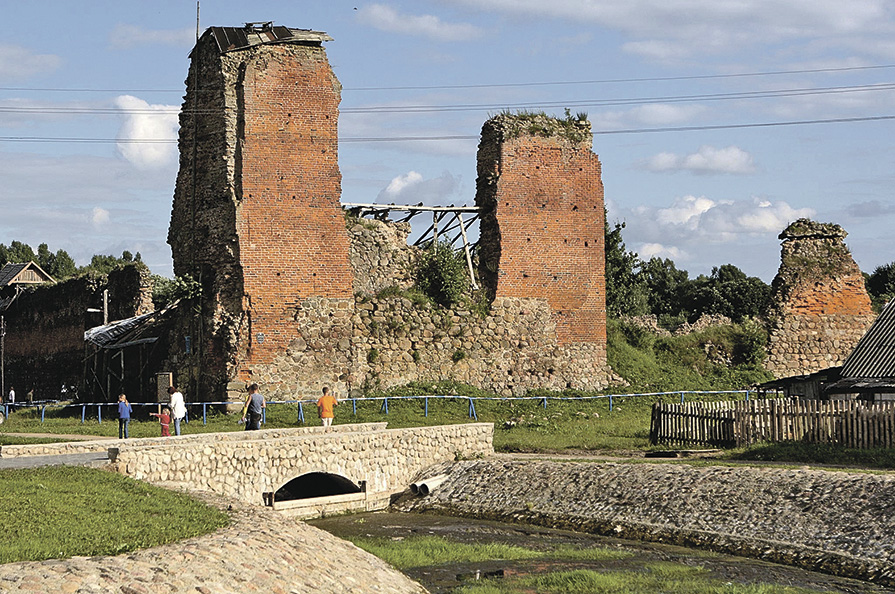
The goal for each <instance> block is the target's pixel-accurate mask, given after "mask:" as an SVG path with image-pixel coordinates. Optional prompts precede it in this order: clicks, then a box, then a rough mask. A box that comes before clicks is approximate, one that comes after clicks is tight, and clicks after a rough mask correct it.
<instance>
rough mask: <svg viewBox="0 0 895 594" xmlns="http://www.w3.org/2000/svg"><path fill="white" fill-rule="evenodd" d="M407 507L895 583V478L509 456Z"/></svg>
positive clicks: (455, 467)
mask: <svg viewBox="0 0 895 594" xmlns="http://www.w3.org/2000/svg"><path fill="white" fill-rule="evenodd" d="M442 472H447V474H448V477H447V479H446V480H445V481H444V482H443V483H442V484H441V485H440V486H439V487H438V488H437V489H435V490H434V491H433V492H432V494H431V495H430V496H429V497H425V498H404V499H403V500H402V501H401V502H399V504H398V506H397V507H398V508H399V509H401V510H403V511H437V512H439V513H447V514H454V515H462V516H470V517H476V518H486V519H493V520H502V521H513V522H522V523H529V524H537V525H543V526H550V527H557V528H566V529H572V530H579V531H585V532H593V533H600V534H610V535H613V536H619V537H622V538H630V539H633V540H649V541H657V542H666V543H672V544H679V545H684V546H690V547H699V548H706V549H712V550H716V551H722V552H727V553H732V554H737V555H742V556H749V557H758V558H762V559H765V560H768V561H774V562H778V563H784V564H788V565H794V566H799V567H804V568H806V569H811V570H815V571H822V572H826V573H832V574H836V575H843V576H848V577H855V578H859V579H864V580H869V581H873V582H876V583H880V584H883V585H886V586H895V537H893V535H895V475H891V474H868V473H857V472H837V471H823V470H809V469H780V468H755V467H721V466H712V467H695V466H690V465H682V464H618V463H586V462H546V461H525V462H521V461H501V460H494V459H490V460H482V461H466V462H458V463H455V464H451V465H444V466H442V467H437V468H433V469H430V471H429V473H430V474H428V476H431V475H434V474H439V473H442Z"/></svg>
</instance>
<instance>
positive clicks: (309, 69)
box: [168, 23, 353, 394]
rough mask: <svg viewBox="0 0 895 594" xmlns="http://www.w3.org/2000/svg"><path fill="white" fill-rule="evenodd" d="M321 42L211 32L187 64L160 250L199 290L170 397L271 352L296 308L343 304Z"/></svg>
mask: <svg viewBox="0 0 895 594" xmlns="http://www.w3.org/2000/svg"><path fill="white" fill-rule="evenodd" d="M328 40H330V38H329V37H328V36H327V35H326V34H325V33H320V32H316V31H307V30H300V29H289V28H286V27H274V26H272V25H271V24H270V23H266V24H261V25H259V24H249V25H246V27H244V28H236V27H212V28H210V29H208V30H206V31H205V33H204V34H203V35H202V37H201V38H200V39H199V41H198V42H197V44H196V47H195V48H194V49H193V52H192V54H191V58H192V61H191V65H190V71H189V76H188V78H187V81H186V83H187V92H186V96H185V98H184V104H183V110H182V113H181V121H180V141H179V145H180V171H179V173H178V176H177V187H176V190H175V194H174V205H173V210H172V213H171V225H170V228H169V232H168V243H169V244H170V245H171V249H172V252H173V259H174V272H175V274H177V275H178V276H183V275H191V276H192V277H193V278H194V279H195V280H197V281H199V282H200V283H201V286H202V292H203V294H202V298H201V300H200V301H201V306H200V311H198V312H197V314H198V315H196V314H195V313H188V314H187V315H186V316H184V318H183V319H182V320H181V324H180V328H179V332H180V333H181V334H183V337H182V339H181V340H180V341H179V342H178V344H179V345H180V346H179V348H180V352H179V353H175V357H174V359H176V361H177V364H178V365H179V366H180V370H179V371H180V372H179V378H180V379H179V380H178V381H179V383H181V384H185V383H186V382H187V381H189V382H191V383H192V384H193V385H192V388H193V389H195V390H197V391H198V392H200V393H209V392H211V393H218V394H220V389H221V386H222V385H225V384H226V382H228V381H230V380H232V379H234V378H238V379H240V380H242V381H248V380H251V379H252V378H253V374H254V373H255V369H256V368H259V367H263V366H265V365H267V364H269V363H270V362H271V361H272V360H273V359H274V357H275V355H276V354H277V353H281V352H283V351H284V350H285V349H286V347H287V345H288V344H289V342H290V341H291V340H292V339H293V338H294V331H293V328H292V326H293V324H294V319H295V316H296V309H297V307H298V306H299V304H300V303H302V302H303V301H305V300H307V299H309V298H324V299H332V300H336V301H346V302H347V300H348V299H350V298H351V297H352V278H353V276H352V271H351V268H350V266H349V262H348V237H347V234H346V233H345V222H344V216H343V212H342V209H341V207H340V205H339V196H340V191H341V174H340V172H339V166H338V159H337V156H338V137H337V126H338V113H339V111H338V110H339V101H340V92H341V86H340V84H339V81H338V80H337V79H336V77H335V75H334V74H333V72H332V69H331V68H330V65H329V62H328V61H327V58H326V53H325V51H324V49H323V47H322V42H323V41H328ZM184 376H188V378H187V377H184Z"/></svg>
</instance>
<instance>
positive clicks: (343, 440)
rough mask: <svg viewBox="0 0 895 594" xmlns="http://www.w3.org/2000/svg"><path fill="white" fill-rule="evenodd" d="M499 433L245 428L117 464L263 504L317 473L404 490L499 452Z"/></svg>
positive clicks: (132, 453) (125, 470)
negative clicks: (240, 435) (460, 460)
mask: <svg viewBox="0 0 895 594" xmlns="http://www.w3.org/2000/svg"><path fill="white" fill-rule="evenodd" d="M493 431H494V427H493V425H492V424H490V423H470V424H462V425H445V426H439V427H418V428H409V429H385V430H370V431H332V432H326V433H325V434H324V435H319V434H311V433H305V434H292V435H290V436H288V437H276V438H271V437H267V436H264V435H260V434H258V433H257V432H245V433H246V439H240V440H213V441H196V442H189V443H183V442H174V441H172V440H169V441H167V442H164V443H160V444H158V445H152V446H144V445H142V444H133V445H131V444H130V443H124V444H122V445H120V446H119V453H118V457H117V460H116V461H115V463H114V465H115V468H116V469H117V470H118V471H119V472H121V473H122V474H126V475H128V476H131V477H133V478H135V479H138V480H143V481H147V482H150V483H159V484H174V485H180V486H183V487H184V488H188V489H189V490H200V491H211V492H213V493H217V494H219V495H223V496H225V497H233V498H237V499H240V500H242V501H248V502H251V503H255V504H259V505H261V504H263V503H264V497H263V494H264V493H267V492H273V491H276V490H277V489H279V488H280V487H282V486H283V485H285V484H286V483H288V482H289V481H290V480H292V479H294V478H296V477H298V476H301V475H303V474H307V473H310V472H325V473H330V474H337V475H341V476H343V477H345V478H348V479H349V480H351V481H352V482H354V483H355V484H360V482H361V481H366V484H367V492H369V493H374V494H376V493H396V492H400V491H402V490H404V489H405V488H406V487H407V485H409V484H410V482H411V479H412V478H413V477H414V476H415V475H416V474H417V473H419V472H420V471H421V470H422V469H424V468H427V467H429V466H432V465H433V464H438V463H442V462H445V461H449V460H454V459H455V458H457V457H458V456H459V457H465V458H472V457H477V456H478V457H481V456H486V455H489V454H492V453H493V452H494V449H493V446H492V437H493ZM252 433H255V435H252V436H251V437H249V434H252ZM256 436H257V438H256V439H252V437H256Z"/></svg>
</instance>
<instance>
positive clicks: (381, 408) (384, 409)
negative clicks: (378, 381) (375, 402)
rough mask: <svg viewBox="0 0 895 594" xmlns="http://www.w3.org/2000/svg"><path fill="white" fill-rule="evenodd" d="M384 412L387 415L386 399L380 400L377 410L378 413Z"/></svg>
mask: <svg viewBox="0 0 895 594" xmlns="http://www.w3.org/2000/svg"><path fill="white" fill-rule="evenodd" d="M383 411H385V414H388V398H383V399H382V406H381V407H380V408H379V412H383Z"/></svg>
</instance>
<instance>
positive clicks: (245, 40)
mask: <svg viewBox="0 0 895 594" xmlns="http://www.w3.org/2000/svg"><path fill="white" fill-rule="evenodd" d="M208 32H210V33H211V35H213V36H214V39H215V41H216V42H217V44H218V49H219V50H220V52H221V53H222V54H223V53H225V52H229V51H233V50H238V49H243V48H246V47H252V46H256V45H264V44H271V43H294V42H298V43H312V44H315V45H320V44H322V43H323V42H324V41H332V37H330V36H329V35H327V34H326V33H324V32H323V31H311V30H310V29H290V28H289V27H281V26H274V24H273V23H272V22H270V23H246V24H245V26H244V27H209V28H208V30H207V31H206V33H208Z"/></svg>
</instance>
